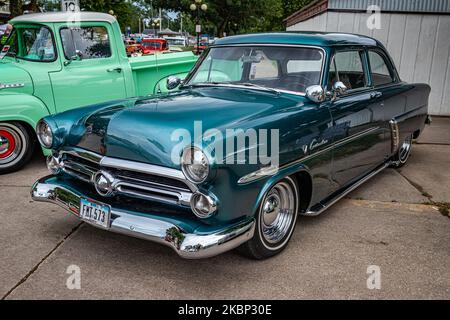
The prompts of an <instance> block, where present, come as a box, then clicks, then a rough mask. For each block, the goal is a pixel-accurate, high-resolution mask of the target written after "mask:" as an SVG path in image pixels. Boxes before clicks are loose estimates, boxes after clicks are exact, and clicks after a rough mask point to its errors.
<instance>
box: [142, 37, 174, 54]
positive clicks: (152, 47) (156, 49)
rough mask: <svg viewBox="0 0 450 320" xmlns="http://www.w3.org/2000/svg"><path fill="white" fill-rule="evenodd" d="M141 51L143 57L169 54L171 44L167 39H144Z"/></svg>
mask: <svg viewBox="0 0 450 320" xmlns="http://www.w3.org/2000/svg"><path fill="white" fill-rule="evenodd" d="M141 51H142V54H143V55H149V54H157V53H163V52H169V43H168V42H167V40H165V39H159V38H158V39H153V38H151V39H150V38H149V39H142V42H141Z"/></svg>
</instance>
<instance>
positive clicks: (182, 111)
mask: <svg viewBox="0 0 450 320" xmlns="http://www.w3.org/2000/svg"><path fill="white" fill-rule="evenodd" d="M126 102H127V103H128V104H129V103H130V102H129V101H124V102H116V103H115V104H114V105H111V106H108V107H105V106H103V107H102V108H99V109H98V110H96V111H95V112H91V113H90V114H89V115H88V116H85V117H84V118H83V120H82V121H81V122H80V121H78V123H79V125H77V126H74V127H73V128H72V130H71V133H70V139H66V143H67V141H69V142H70V143H69V144H71V145H76V146H78V147H81V148H83V149H86V150H89V151H93V152H96V153H99V154H103V155H106V156H109V157H114V158H121V159H127V160H132V161H139V162H145V163H151V164H156V165H163V166H166V167H175V168H176V167H177V165H176V164H173V163H172V161H171V159H172V158H171V157H172V153H173V152H174V148H175V147H178V148H177V150H183V148H184V147H187V146H189V145H192V144H194V143H195V142H196V141H194V139H195V138H198V137H199V136H200V138H201V137H202V134H203V135H204V134H205V133H207V132H208V130H212V129H215V130H218V131H220V132H221V133H222V134H223V135H224V136H225V135H226V130H227V129H233V130H236V129H242V130H247V129H248V128H254V129H258V128H266V126H267V124H268V123H270V124H271V125H272V126H273V125H274V123H275V124H276V120H277V119H281V118H284V117H289V114H290V112H293V111H294V109H296V108H298V107H299V105H303V104H304V103H305V98H304V97H300V96H292V95H282V94H276V93H272V92H265V91H257V90H246V89H235V88H223V87H211V88H201V89H192V90H186V91H180V92H178V93H176V94H170V95H168V96H165V97H159V98H144V99H139V100H135V101H133V103H132V105H131V106H129V105H127V103H126ZM74 112H76V111H74ZM78 113H79V111H78ZM65 118H67V116H66V117H65ZM54 119H55V120H56V121H57V120H58V119H57V117H56V118H54ZM81 124H82V129H81V128H80V125H81ZM268 129H271V128H268ZM210 132H211V131H210ZM195 144H198V143H195Z"/></svg>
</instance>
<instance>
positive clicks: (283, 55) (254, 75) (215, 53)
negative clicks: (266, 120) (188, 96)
mask: <svg viewBox="0 0 450 320" xmlns="http://www.w3.org/2000/svg"><path fill="white" fill-rule="evenodd" d="M323 61H324V54H323V52H322V50H320V49H317V48H309V47H294V46H292V47H288V46H279V47H277V46H276V45H275V46H234V47H233V46H231V47H225V46H224V47H214V48H211V49H210V50H209V51H208V53H207V54H206V55H205V56H204V57H203V59H202V61H201V62H200V63H199V64H198V66H197V67H196V69H195V70H194V71H193V72H192V73H191V75H190V77H189V78H188V80H187V82H186V86H202V85H236V86H239V85H242V86H245V87H251V86H253V87H254V88H258V87H259V88H268V89H276V90H279V91H289V92H295V93H305V91H306V88H308V87H309V86H311V85H317V84H320V80H321V77H322V67H323Z"/></svg>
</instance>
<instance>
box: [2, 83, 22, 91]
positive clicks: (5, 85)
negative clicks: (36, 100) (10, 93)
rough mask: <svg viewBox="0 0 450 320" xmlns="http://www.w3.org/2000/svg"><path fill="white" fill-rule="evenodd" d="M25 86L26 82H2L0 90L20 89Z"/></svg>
mask: <svg viewBox="0 0 450 320" xmlns="http://www.w3.org/2000/svg"><path fill="white" fill-rule="evenodd" d="M23 87H25V83H0V90H3V89H18V88H23Z"/></svg>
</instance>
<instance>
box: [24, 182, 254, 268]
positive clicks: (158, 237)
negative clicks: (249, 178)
mask: <svg viewBox="0 0 450 320" xmlns="http://www.w3.org/2000/svg"><path fill="white" fill-rule="evenodd" d="M50 178H52V177H45V178H42V179H40V180H38V181H37V182H36V183H35V184H34V185H33V188H32V190H31V197H32V198H33V200H35V201H39V202H50V203H54V204H57V205H59V206H61V207H62V208H64V209H66V210H68V211H69V212H71V213H72V214H73V215H75V216H77V217H78V218H79V207H80V199H81V198H82V197H83V195H82V194H81V193H79V192H77V191H73V190H69V188H67V187H65V186H63V185H59V184H57V183H47V181H48V180H49V179H50ZM86 198H88V199H89V197H87V196H86ZM108 231H111V232H115V233H120V234H125V235H128V236H132V237H135V238H141V239H145V240H149V241H153V242H156V243H160V244H163V245H165V246H168V247H171V248H172V249H173V250H175V252H176V253H177V254H178V255H179V256H180V257H182V258H185V259H203V258H210V257H214V256H217V255H219V254H221V253H224V252H226V251H229V250H232V249H234V248H236V247H238V246H239V245H241V244H243V243H245V242H246V241H248V240H250V239H251V238H252V237H253V235H254V232H255V221H254V219H251V220H247V221H245V222H241V223H238V224H235V225H230V226H228V227H226V228H224V229H222V230H220V231H217V232H214V233H210V234H205V233H201V234H196V233H186V232H184V231H183V230H182V229H181V228H180V227H179V226H177V225H175V224H173V223H170V222H167V221H163V220H159V219H155V218H151V217H145V216H140V215H134V214H129V213H126V212H123V211H121V210H118V209H115V208H114V207H112V208H111V225H110V227H109V228H108Z"/></svg>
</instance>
